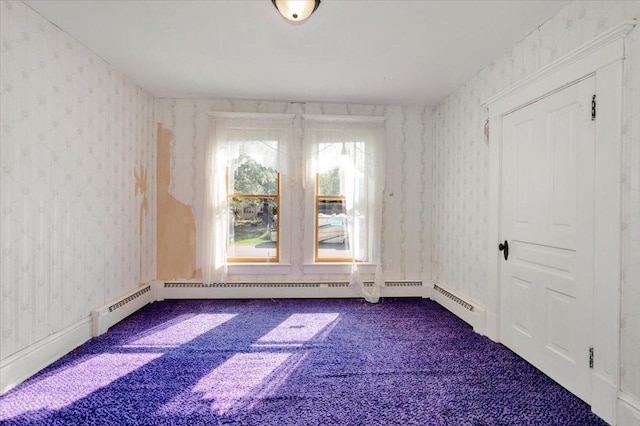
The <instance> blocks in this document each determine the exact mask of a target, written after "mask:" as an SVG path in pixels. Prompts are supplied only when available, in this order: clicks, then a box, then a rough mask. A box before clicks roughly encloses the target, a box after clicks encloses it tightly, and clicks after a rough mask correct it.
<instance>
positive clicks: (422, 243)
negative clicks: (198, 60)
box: [155, 99, 432, 281]
mask: <svg viewBox="0 0 640 426" xmlns="http://www.w3.org/2000/svg"><path fill="white" fill-rule="evenodd" d="M155 110H156V118H157V121H158V123H159V125H160V126H162V128H164V129H168V130H170V131H171V132H172V133H173V135H174V138H173V140H172V142H171V145H170V152H171V154H170V157H171V163H170V175H171V182H170V185H169V192H170V194H171V196H173V197H175V198H176V199H177V200H178V201H179V202H181V203H182V204H184V205H187V206H190V207H191V209H192V211H193V217H194V219H195V222H196V238H201V235H202V233H201V232H200V230H201V229H202V224H201V222H202V218H201V214H202V200H203V199H204V196H203V191H204V163H203V161H202V158H204V147H205V144H206V143H207V141H208V139H209V137H210V134H209V132H210V125H211V118H210V117H209V115H208V112H209V111H236V112H269V113H293V114H296V118H295V120H294V124H293V129H294V136H293V143H292V145H293V146H292V149H293V151H294V152H293V153H290V155H292V156H294V158H301V157H300V148H301V144H302V132H301V118H300V114H337V115H375V116H386V117H387V120H386V127H387V140H386V143H387V148H386V163H387V171H386V189H385V195H384V200H383V203H384V204H383V208H384V218H383V234H382V245H383V248H382V251H383V252H382V257H383V261H384V262H386V266H385V278H386V279H387V280H425V281H426V280H428V279H430V277H431V262H430V258H431V253H430V250H431V243H430V241H431V235H430V232H431V208H432V206H431V134H432V117H431V109H430V108H424V107H403V106H374V105H348V104H318V103H298V102H296V103H289V102H261V101H234V100H188V99H158V100H156V105H155ZM300 164H301V163H300ZM291 197H292V208H291V210H292V215H293V216H292V221H291V223H292V238H291V241H292V250H291V253H292V259H291V265H292V266H291V273H290V274H289V275H285V276H274V275H269V276H258V275H243V276H233V277H232V278H231V279H234V280H267V281H273V280H288V281H292V280H303V279H305V280H316V279H318V280H335V279H345V278H346V276H339V275H335V274H331V275H325V276H323V275H309V274H305V273H304V271H303V269H304V268H303V266H304V262H303V252H304V246H303V221H304V220H305V219H304V212H303V211H304V199H303V190H302V187H301V185H293V188H292V194H291ZM196 256H198V257H199V253H198V254H196ZM389 261H391V262H389ZM390 263H391V265H390ZM199 266H200V260H199V258H198V260H197V262H196V267H199ZM159 278H162V277H159ZM174 278H191V277H190V276H184V277H174Z"/></svg>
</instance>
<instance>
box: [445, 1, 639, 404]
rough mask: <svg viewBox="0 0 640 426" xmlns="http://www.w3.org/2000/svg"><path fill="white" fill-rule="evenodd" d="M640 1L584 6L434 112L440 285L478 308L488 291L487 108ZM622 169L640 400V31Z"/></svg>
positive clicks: (631, 376)
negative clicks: (484, 105)
mask: <svg viewBox="0 0 640 426" xmlns="http://www.w3.org/2000/svg"><path fill="white" fill-rule="evenodd" d="M639 17H640V2H637V1H634V2H632V1H588V2H583V1H578V2H572V3H569V4H568V5H567V6H566V7H565V8H563V9H562V10H561V11H560V12H559V13H558V14H556V15H555V16H554V17H553V18H552V19H550V20H549V21H547V22H546V23H544V24H543V25H541V26H540V27H539V28H538V29H537V30H536V31H534V32H533V33H532V34H530V35H529V36H527V37H526V38H524V39H523V40H522V41H520V42H519V43H517V44H516V45H515V46H514V47H513V48H512V50H511V51H509V52H507V53H506V54H505V55H503V56H502V57H501V58H498V60H496V61H495V62H494V63H492V64H491V65H489V66H487V67H485V68H484V69H482V70H481V71H479V73H478V74H477V75H476V76H475V77H473V78H472V79H471V80H469V81H467V82H466V83H465V84H464V85H463V86H462V87H460V88H459V89H458V90H456V91H455V92H454V93H452V94H451V95H450V96H449V97H447V99H445V101H444V102H442V103H441V104H440V105H439V106H438V107H437V108H435V109H434V136H433V138H434V139H433V158H434V160H433V161H434V162H433V185H434V186H433V202H432V204H433V252H432V253H433V259H432V260H433V278H434V279H435V280H436V281H438V282H440V283H442V284H443V285H446V286H448V287H449V288H451V289H453V290H455V291H456V292H457V293H458V294H460V295H463V296H466V297H468V298H470V299H472V300H474V301H476V302H479V303H484V302H485V299H486V291H487V253H486V241H487V238H488V236H487V232H486V229H487V223H488V222H487V221H488V218H487V213H486V212H487V167H488V166H487V164H488V163H487V162H488V147H487V145H485V143H484V138H483V126H484V122H485V120H486V116H485V113H484V110H483V108H482V107H481V103H482V102H483V101H484V100H486V99H488V98H489V97H491V96H492V95H494V94H496V93H498V92H500V91H502V90H504V89H506V88H508V87H509V86H511V85H512V84H514V83H516V82H517V81H518V80H520V79H521V78H523V77H525V76H526V75H528V74H530V73H532V72H534V71H536V70H538V69H539V68H541V67H543V66H544V65H547V64H549V63H550V62H552V61H553V60H555V59H557V58H559V57H561V56H562V55H564V54H565V53H567V52H569V51H570V50H572V49H574V48H576V47H578V46H579V45H581V44H582V43H584V42H587V41H589V40H590V39H591V38H593V37H594V36H596V35H597V34H599V33H600V32H602V31H604V30H607V29H609V28H611V27H613V26H614V25H616V24H618V23H620V22H621V21H623V20H624V19H630V18H639ZM626 52H627V59H626V61H625V77H624V93H625V95H624V96H625V99H624V112H623V120H624V123H623V165H622V170H623V171H622V185H623V186H622V203H623V224H622V230H621V231H622V239H623V246H622V257H623V264H622V271H623V277H622V292H623V297H622V320H621V338H622V348H621V352H622V390H623V391H625V392H627V393H629V394H631V395H633V396H634V397H636V398H640V28H639V27H637V26H636V28H635V29H634V30H633V31H632V32H631V33H630V34H629V35H628V37H627V39H626Z"/></svg>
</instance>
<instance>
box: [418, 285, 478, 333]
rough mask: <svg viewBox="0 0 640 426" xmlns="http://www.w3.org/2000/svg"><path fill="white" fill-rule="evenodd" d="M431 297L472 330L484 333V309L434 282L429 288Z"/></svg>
mask: <svg viewBox="0 0 640 426" xmlns="http://www.w3.org/2000/svg"><path fill="white" fill-rule="evenodd" d="M431 298H432V300H433V301H435V302H436V303H438V304H439V305H442V306H443V307H444V308H446V309H447V310H448V311H450V312H451V313H453V314H454V315H456V316H457V317H458V318H460V319H461V320H462V321H464V322H466V323H467V324H469V325H470V326H471V327H473V331H475V332H476V333H478V334H482V335H483V336H484V335H486V331H487V330H486V328H487V327H486V314H487V311H486V309H485V308H484V307H483V306H482V305H480V304H478V303H475V302H473V301H472V300H469V299H467V298H465V297H461V296H460V295H458V294H456V293H455V292H454V291H452V290H450V289H448V288H446V287H444V286H442V285H441V284H438V283H434V284H433V290H431Z"/></svg>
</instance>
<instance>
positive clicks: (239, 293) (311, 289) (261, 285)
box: [158, 281, 425, 300]
mask: <svg viewBox="0 0 640 426" xmlns="http://www.w3.org/2000/svg"><path fill="white" fill-rule="evenodd" d="M366 285H367V286H368V287H370V286H372V285H373V284H372V283H366ZM424 294H425V287H423V285H422V281H389V282H386V283H385V287H383V288H382V290H381V295H382V297H424ZM359 297H360V296H359V295H358V294H356V292H355V291H354V290H353V288H351V287H350V286H349V283H348V282H342V281H336V282H317V281H313V282H310V281H309V282H307V281H299V282H281V281H280V282H231V283H223V284H211V285H207V284H203V283H201V282H165V283H160V287H159V289H158V298H159V299H160V300H164V299H328V298H359Z"/></svg>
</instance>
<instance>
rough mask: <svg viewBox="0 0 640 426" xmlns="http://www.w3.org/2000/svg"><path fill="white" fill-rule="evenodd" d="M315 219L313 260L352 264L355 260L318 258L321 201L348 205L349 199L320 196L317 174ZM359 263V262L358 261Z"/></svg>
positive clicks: (317, 174) (318, 176)
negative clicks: (342, 202)
mask: <svg viewBox="0 0 640 426" xmlns="http://www.w3.org/2000/svg"><path fill="white" fill-rule="evenodd" d="M315 187H316V189H315V212H316V214H315V218H314V229H315V232H314V240H313V245H314V255H313V260H314V262H315V263H351V262H353V258H352V257H351V256H349V257H322V258H321V257H318V251H319V244H320V241H319V237H320V235H319V234H320V227H319V226H318V225H319V223H318V217H319V216H320V201H323V200H327V201H344V202H345V203H346V200H347V197H346V196H345V195H320V173H316V185H315ZM356 262H358V260H356Z"/></svg>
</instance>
